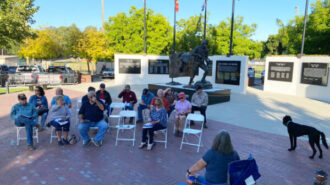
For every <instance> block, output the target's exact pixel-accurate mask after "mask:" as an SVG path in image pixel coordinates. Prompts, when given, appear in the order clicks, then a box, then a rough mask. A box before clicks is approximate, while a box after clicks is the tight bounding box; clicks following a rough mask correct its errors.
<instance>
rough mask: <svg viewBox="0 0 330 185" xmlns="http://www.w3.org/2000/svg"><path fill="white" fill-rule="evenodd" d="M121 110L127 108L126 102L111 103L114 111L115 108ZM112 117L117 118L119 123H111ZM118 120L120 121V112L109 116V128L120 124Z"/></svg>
mask: <svg viewBox="0 0 330 185" xmlns="http://www.w3.org/2000/svg"><path fill="white" fill-rule="evenodd" d="M116 109H117V110H118V109H119V110H120V111H123V110H124V109H125V104H124V103H120V102H114V103H111V105H110V110H112V112H113V111H114V110H116ZM111 119H117V124H116V125H111V123H110V121H111ZM118 122H120V114H112V113H111V114H110V116H109V119H108V126H109V128H116V127H117V125H118Z"/></svg>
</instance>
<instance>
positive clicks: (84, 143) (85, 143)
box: [83, 140, 92, 147]
mask: <svg viewBox="0 0 330 185" xmlns="http://www.w3.org/2000/svg"><path fill="white" fill-rule="evenodd" d="M91 142H92V141H91V140H88V141H86V142H85V141H84V142H83V147H87V146H89V145H90V144H91Z"/></svg>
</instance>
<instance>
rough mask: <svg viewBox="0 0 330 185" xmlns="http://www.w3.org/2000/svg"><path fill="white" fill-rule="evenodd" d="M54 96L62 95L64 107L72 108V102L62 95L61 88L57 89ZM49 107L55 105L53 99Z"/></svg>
mask: <svg viewBox="0 0 330 185" xmlns="http://www.w3.org/2000/svg"><path fill="white" fill-rule="evenodd" d="M55 94H56V96H59V95H62V96H63V98H64V103H65V105H67V106H68V107H69V108H70V109H71V107H72V102H71V100H70V98H69V96H66V95H64V94H63V89H62V88H57V89H56V91H55ZM50 104H51V106H53V105H56V100H55V97H54V98H53V99H52V101H51V102H50Z"/></svg>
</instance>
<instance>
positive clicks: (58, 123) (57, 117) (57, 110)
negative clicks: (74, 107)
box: [49, 95, 71, 146]
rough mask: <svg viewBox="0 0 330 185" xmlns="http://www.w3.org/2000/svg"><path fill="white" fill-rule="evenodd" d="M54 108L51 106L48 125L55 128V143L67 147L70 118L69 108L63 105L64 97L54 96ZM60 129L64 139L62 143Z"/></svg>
mask: <svg viewBox="0 0 330 185" xmlns="http://www.w3.org/2000/svg"><path fill="white" fill-rule="evenodd" d="M55 100H56V106H52V108H51V109H50V118H49V120H50V124H51V125H53V126H54V127H55V132H56V135H57V142H58V145H59V146H63V145H64V144H66V145H68V144H69V141H68V135H69V130H70V116H71V113H70V112H71V111H70V109H69V107H68V106H67V105H66V104H65V103H64V97H63V96H61V95H59V96H55ZM62 129H63V132H64V138H63V141H62Z"/></svg>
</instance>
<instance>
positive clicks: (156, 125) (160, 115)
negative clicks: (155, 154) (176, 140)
mask: <svg viewBox="0 0 330 185" xmlns="http://www.w3.org/2000/svg"><path fill="white" fill-rule="evenodd" d="M148 121H149V123H151V124H152V125H151V126H150V127H148V128H143V129H142V142H141V144H140V146H139V148H143V147H145V146H146V145H147V139H148V138H149V143H148V147H147V150H151V149H152V147H153V145H154V143H153V138H154V131H157V130H162V129H165V128H167V112H166V109H165V107H164V106H163V102H162V100H161V99H157V100H156V101H155V106H154V107H153V108H152V110H151V112H150V118H149V120H148ZM147 133H149V137H147Z"/></svg>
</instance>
